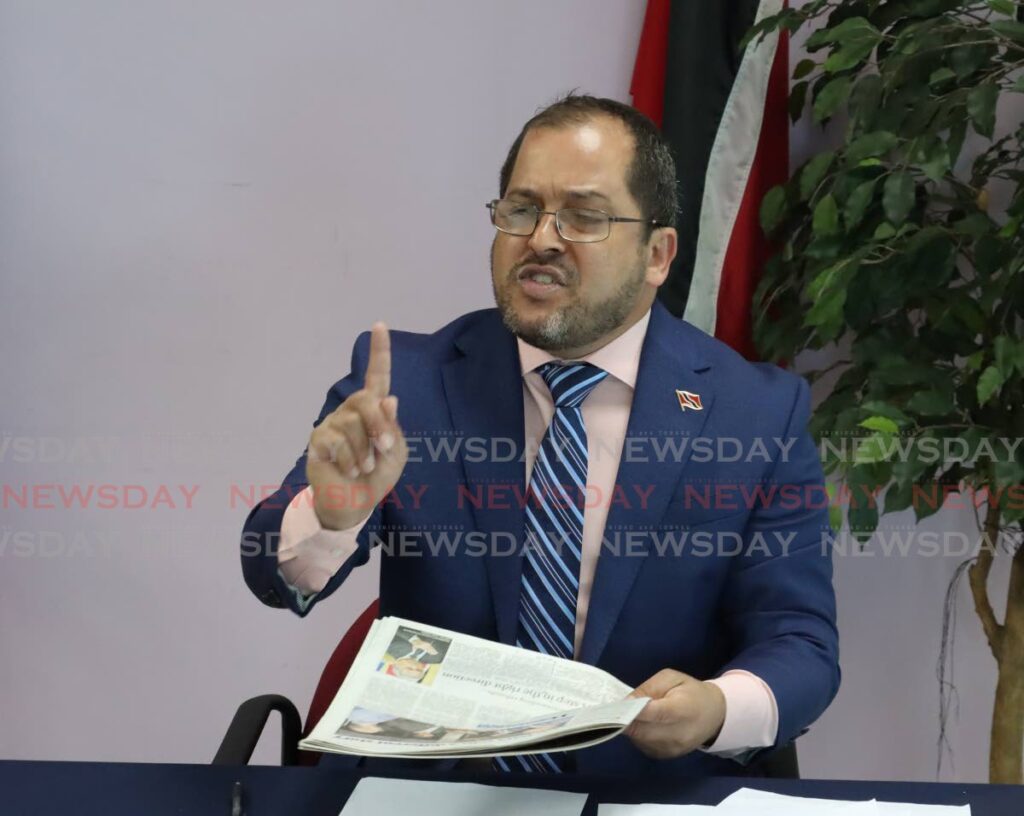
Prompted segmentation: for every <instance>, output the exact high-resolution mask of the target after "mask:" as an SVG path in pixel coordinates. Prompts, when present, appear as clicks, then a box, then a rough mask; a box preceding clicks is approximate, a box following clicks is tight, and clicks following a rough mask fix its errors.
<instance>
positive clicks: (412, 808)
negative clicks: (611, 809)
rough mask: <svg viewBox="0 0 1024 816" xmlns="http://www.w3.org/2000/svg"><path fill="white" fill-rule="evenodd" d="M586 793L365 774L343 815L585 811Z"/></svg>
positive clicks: (569, 814)
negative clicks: (383, 777)
mask: <svg viewBox="0 0 1024 816" xmlns="http://www.w3.org/2000/svg"><path fill="white" fill-rule="evenodd" d="M586 801H587V795H586V794H585V793H566V792H565V791H549V790H536V789H534V788H499V787H495V786H491V785H476V784H473V783H469V782H417V781H414V780H410V779H380V778H377V777H367V778H366V779H361V780H360V781H359V784H357V785H356V789H355V790H354V791H352V795H351V796H350V797H349V799H348V801H347V802H346V803H345V807H344V808H342V811H341V814H342V816H381V814H391V813H415V814H416V816H522V814H524V813H528V814H530V816H580V813H582V812H583V805H584V804H586Z"/></svg>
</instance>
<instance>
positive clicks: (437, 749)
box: [299, 618, 647, 759]
mask: <svg viewBox="0 0 1024 816" xmlns="http://www.w3.org/2000/svg"><path fill="white" fill-rule="evenodd" d="M630 691H632V689H631V688H630V687H629V686H627V685H625V684H624V683H620V682H619V681H618V680H616V679H615V678H614V677H612V676H611V675H610V674H608V673H607V672H604V671H601V670H600V669H597V668H594V667H593V666H588V665H586V664H583V663H575V662H573V661H571V660H563V659H562V658H559V657H552V656H551V655H544V654H540V653H538V652H532V651H528V650H526V649H518V648H516V647H514V646H506V645H504V644H501V643H495V642H494V641H490V640H483V639H481V638H475V637H471V636H469V635H464V634H460V633H458V632H449V631H448V630H447V629H439V628H437V627H434V626H426V625H424V624H420V623H413V622H412V621H407V620H402V619H401V618H383V619H381V620H377V621H374V623H373V626H372V627H371V628H370V632H369V634H368V635H367V636H366V640H365V641H363V646H362V648H361V649H360V650H359V654H358V655H356V659H355V662H354V663H353V664H352V668H351V669H349V672H348V675H347V677H346V678H345V682H344V683H342V685H341V688H340V689H339V690H338V694H337V696H336V697H335V698H334V701H333V702H332V703H331V705H330V707H329V708H328V709H327V712H326V713H325V714H324V716H323V717H321V718H320V722H319V723H317V725H316V727H315V728H314V729H313V731H312V732H311V733H310V735H309V736H308V737H307V738H306V739H304V740H302V742H300V743H299V747H300V748H304V749H308V750H313V751H327V752H331V753H339V754H358V755H360V756H388V757H405V758H428V757H429V758H435V759H436V758H439V757H489V756H508V755H513V754H536V753H540V752H543V751H566V750H572V749H576V748H586V747H589V746H591V745H597V744H598V743H601V742H604V741H605V740H609V739H611V738H612V737H614V736H617V735H618V734H620V733H621V732H622V731H623V729H625V727H626V726H627V725H629V724H630V723H631V722H632V721H633V718H634V717H636V715H637V714H639V713H640V710H641V709H642V708H643V707H644V705H645V704H646V703H647V700H646V698H635V699H627V698H626V695H628V694H629V693H630Z"/></svg>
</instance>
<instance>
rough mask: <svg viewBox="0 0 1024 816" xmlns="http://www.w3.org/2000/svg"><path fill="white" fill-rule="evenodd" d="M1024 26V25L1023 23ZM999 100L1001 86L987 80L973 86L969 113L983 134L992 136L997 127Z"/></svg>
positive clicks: (968, 107)
mask: <svg viewBox="0 0 1024 816" xmlns="http://www.w3.org/2000/svg"><path fill="white" fill-rule="evenodd" d="M1021 27H1022V28H1024V25H1021ZM998 101H999V86H998V85H997V84H996V83H994V82H985V83H983V84H982V85H979V86H978V87H976V88H973V89H972V90H971V92H970V93H969V94H968V95H967V114H968V115H969V116H970V117H971V122H972V123H973V125H974V129H975V130H976V131H977V132H978V133H980V134H981V135H982V136H986V137H988V138H989V139H991V138H992V135H993V133H994V132H995V128H996V102H998Z"/></svg>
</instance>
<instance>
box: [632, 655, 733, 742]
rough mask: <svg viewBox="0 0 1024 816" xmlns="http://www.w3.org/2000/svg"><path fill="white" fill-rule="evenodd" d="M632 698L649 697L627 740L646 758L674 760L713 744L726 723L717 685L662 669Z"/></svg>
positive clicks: (722, 697)
mask: <svg viewBox="0 0 1024 816" xmlns="http://www.w3.org/2000/svg"><path fill="white" fill-rule="evenodd" d="M629 696H630V697H650V698H651V700H650V702H649V703H647V705H646V706H644V709H643V711H641V712H640V713H639V714H638V715H637V717H636V719H635V720H633V722H632V724H631V725H630V726H629V728H627V729H626V732H625V733H626V736H627V737H629V739H630V740H632V741H633V744H634V745H635V746H636V747H637V748H639V749H640V750H641V751H642V752H643V753H645V754H647V756H649V757H652V758H654V759H673V758H675V757H679V756H682V755H683V754H688V753H690V751H693V750H695V749H697V748H700V747H701V746H702V745H705V744H708V743H710V742H712V741H713V740H714V739H715V738H716V737H717V736H718V732H719V731H721V730H722V724H723V723H724V722H725V695H724V694H723V693H722V690H721V689H720V688H718V686H716V685H715V684H714V683H706V682H703V681H701V680H697V679H696V678H693V677H690V675H688V674H683V673H682V672H678V671H673V670H672V669H663V670H662V671H660V672H658V673H657V674H656V675H654V677H652V678H651V679H650V680H647V681H646V682H644V683H643V684H642V685H640V686H638V687H637V688H636V689H635V690H634V691H633V693H632V694H630V695H629Z"/></svg>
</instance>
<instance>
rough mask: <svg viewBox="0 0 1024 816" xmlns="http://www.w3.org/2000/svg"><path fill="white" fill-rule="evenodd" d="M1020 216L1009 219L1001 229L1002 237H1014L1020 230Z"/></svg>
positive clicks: (1000, 234)
mask: <svg viewBox="0 0 1024 816" xmlns="http://www.w3.org/2000/svg"><path fill="white" fill-rule="evenodd" d="M1020 221H1021V220H1020V218H1019V217H1014V218H1011V219H1010V220H1009V221H1007V222H1006V223H1005V224H1004V225H1003V228H1002V229H1001V230H999V237H1000V238H1014V237H1016V235H1017V233H1018V232H1019V231H1020Z"/></svg>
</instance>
